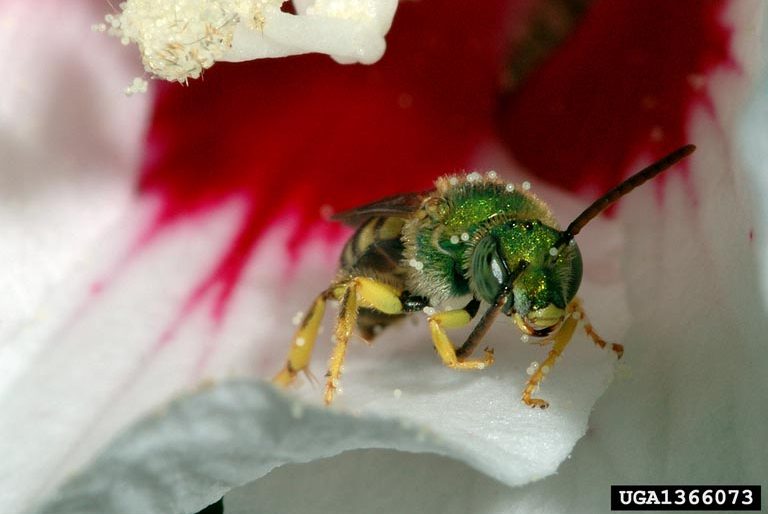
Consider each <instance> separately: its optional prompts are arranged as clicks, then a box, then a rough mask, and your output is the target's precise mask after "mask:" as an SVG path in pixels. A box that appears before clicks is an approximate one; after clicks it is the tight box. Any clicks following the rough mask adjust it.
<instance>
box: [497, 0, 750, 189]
mask: <svg viewBox="0 0 768 514" xmlns="http://www.w3.org/2000/svg"><path fill="white" fill-rule="evenodd" d="M729 5H730V4H729V2H727V1H725V0H722V1H715V0H712V1H706V2H702V1H700V0H675V1H674V2H669V1H667V0H644V1H640V2H638V1H636V0H603V1H596V2H594V4H593V6H592V7H591V8H590V10H589V11H588V13H587V14H586V15H585V16H584V18H583V19H582V21H581V25H580V26H579V28H578V29H577V30H576V31H575V33H574V34H572V36H571V37H570V38H569V39H568V40H566V42H565V44H564V46H563V47H562V48H561V49H560V50H559V51H557V52H556V53H555V54H554V55H553V56H552V58H551V59H550V60H549V61H547V62H546V63H545V64H544V65H543V66H541V67H540V68H538V69H537V70H536V71H535V72H534V73H532V74H531V75H530V76H529V77H528V79H527V80H526V81H525V82H524V83H523V84H522V86H521V87H520V88H519V89H518V90H516V91H515V92H513V93H512V94H510V96H509V97H508V98H506V99H505V102H504V106H503V109H502V114H501V132H502V134H503V136H502V138H503V140H504V142H505V143H506V146H507V148H509V150H510V151H511V152H512V153H513V154H514V156H515V158H516V159H517V160H518V161H519V162H520V163H522V164H523V165H524V166H526V167H527V168H529V169H530V170H531V171H533V172H534V173H536V174H537V175H539V176H541V177H543V178H545V179H547V180H549V181H551V182H553V183H556V184H559V185H561V186H563V187H566V188H568V189H571V190H584V189H586V188H587V187H590V188H596V189H597V190H598V191H599V192H603V191H605V190H607V189H609V188H610V187H612V186H614V185H615V184H617V183H618V182H619V181H620V180H621V178H622V177H623V176H624V175H625V174H626V173H627V172H628V171H629V170H628V169H627V168H628V166H631V165H634V164H635V161H636V159H638V157H650V158H659V157H661V156H662V155H664V154H665V153H667V152H668V151H670V150H673V149H674V148H677V147H679V146H682V145H683V144H686V143H689V142H691V141H689V140H688V135H687V131H686V127H687V124H688V119H689V114H690V113H691V110H692V108H693V107H695V106H698V105H705V106H707V107H709V102H710V99H709V96H708V94H707V90H706V80H707V78H708V77H709V76H710V74H711V73H712V72H713V71H715V70H717V69H719V68H722V67H727V68H733V67H734V66H735V64H734V61H733V60H732V58H731V55H730V39H731V38H730V29H728V28H725V27H724V26H723V24H722V22H721V18H722V17H723V12H724V10H725V8H726V7H728V6H729Z"/></svg>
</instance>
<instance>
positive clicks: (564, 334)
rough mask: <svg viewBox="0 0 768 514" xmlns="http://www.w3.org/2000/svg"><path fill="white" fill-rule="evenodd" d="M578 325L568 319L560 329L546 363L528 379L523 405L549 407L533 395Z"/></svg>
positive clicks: (574, 319)
mask: <svg viewBox="0 0 768 514" xmlns="http://www.w3.org/2000/svg"><path fill="white" fill-rule="evenodd" d="M578 323H579V321H578V320H577V319H576V318H574V317H573V316H569V317H568V318H566V320H565V321H564V322H563V326H561V327H560V330H559V331H558V332H557V334H556V335H555V338H554V344H553V345H552V349H551V350H549V354H547V358H546V359H544V362H542V363H541V365H540V366H539V367H538V368H537V369H536V371H535V372H534V373H533V375H531V378H529V379H528V384H526V386H525V390H524V391H523V398H522V400H523V403H525V404H526V405H528V406H529V407H540V408H542V409H546V408H547V407H549V402H547V401H546V400H542V399H541V398H532V397H531V395H533V394H534V393H535V392H536V391H537V389H538V388H539V384H540V383H541V381H542V380H544V376H545V375H546V374H547V373H549V372H550V371H551V370H552V368H553V367H554V365H555V361H556V360H557V358H558V357H560V354H561V353H563V350H565V347H566V346H568V343H570V342H571V337H573V331H574V330H576V325H577V324H578Z"/></svg>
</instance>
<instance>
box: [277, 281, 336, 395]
mask: <svg viewBox="0 0 768 514" xmlns="http://www.w3.org/2000/svg"><path fill="white" fill-rule="evenodd" d="M330 297H331V289H328V290H326V291H323V292H322V293H320V295H319V296H318V297H317V299H316V300H315V302H314V303H313V304H312V307H310V309H309V311H308V312H307V313H306V314H305V315H304V318H303V319H302V320H301V323H300V324H299V328H298V329H297V330H296V334H294V336H293V342H292V343H291V349H290V350H289V351H288V359H286V363H285V367H284V368H283V369H282V370H281V371H280V372H279V373H278V374H277V375H275V378H273V379H272V382H273V383H274V384H277V385H280V386H283V387H285V386H288V385H290V384H292V383H293V381H294V380H296V375H297V374H298V373H299V372H300V371H305V372H308V369H307V366H308V365H309V359H310V357H311V356H312V348H313V347H314V346H315V339H317V331H318V329H319V328H320V322H321V321H322V320H323V314H325V303H326V301H327V300H328V298H330Z"/></svg>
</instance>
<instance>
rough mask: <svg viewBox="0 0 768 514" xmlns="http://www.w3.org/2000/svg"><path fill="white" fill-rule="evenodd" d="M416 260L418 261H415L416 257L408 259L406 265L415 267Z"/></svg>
mask: <svg viewBox="0 0 768 514" xmlns="http://www.w3.org/2000/svg"><path fill="white" fill-rule="evenodd" d="M418 262H419V261H417V260H416V259H411V260H410V261H408V265H409V266H410V267H411V268H415V267H416V264H417V263H418Z"/></svg>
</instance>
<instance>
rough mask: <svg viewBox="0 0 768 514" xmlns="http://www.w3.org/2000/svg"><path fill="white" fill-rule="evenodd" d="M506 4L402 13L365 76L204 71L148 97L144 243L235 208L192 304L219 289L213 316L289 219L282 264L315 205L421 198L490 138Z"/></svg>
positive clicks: (322, 65)
mask: <svg viewBox="0 0 768 514" xmlns="http://www.w3.org/2000/svg"><path fill="white" fill-rule="evenodd" d="M508 5H509V3H508V2H504V1H502V0H494V1H493V2H486V3H485V4H484V6H483V9H478V8H477V6H476V5H475V4H473V3H472V2H465V1H463V0H450V1H442V2H404V3H403V4H402V5H401V6H400V7H399V10H398V13H397V16H396V18H395V21H394V24H393V29H392V31H391V33H390V34H389V36H388V38H387V40H388V45H389V48H388V50H387V52H386V54H385V56H384V58H383V59H382V60H381V61H380V62H379V63H377V64H375V65H373V66H360V65H357V66H341V65H339V64H336V63H335V62H332V61H331V60H330V59H329V58H328V57H326V56H320V55H309V56H301V57H295V58H288V59H279V60H261V61H256V62H250V63H245V64H235V65H227V64H217V65H216V66H215V67H214V68H213V69H211V70H210V71H209V72H208V73H206V75H205V77H204V80H199V81H195V82H193V83H191V85H190V86H189V87H186V88H185V87H180V86H177V85H167V84H165V85H162V86H161V87H160V92H159V95H158V100H157V105H156V111H155V115H154V118H153V120H152V125H151V128H150V132H149V154H148V158H147V161H146V164H145V166H144V171H143V178H142V180H141V191H142V192H143V193H144V194H151V195H156V196H158V197H160V199H161V201H162V204H163V209H162V213H161V215H160V217H159V219H158V222H157V226H156V227H155V231H156V230H158V229H161V228H162V227H164V226H165V225H167V224H168V223H171V222H173V221H174V220H176V219H178V218H179V217H183V216H188V215H190V214H192V213H195V212H199V211H201V210H204V209H208V208H210V207H215V206H217V205H218V204H219V203H220V202H221V201H223V200H226V199H229V198H232V197H234V196H238V197H243V198H245V199H246V200H247V202H248V205H249V210H248V214H247V216H246V217H245V219H243V220H242V226H241V229H240V233H239V235H238V237H237V238H236V239H235V240H234V241H233V242H232V245H231V246H230V248H229V249H228V250H227V252H226V254H225V255H223V256H222V259H221V262H220V264H219V266H218V268H217V269H216V270H214V271H213V272H212V274H211V276H210V277H208V278H206V279H205V280H202V281H201V286H200V287H201V291H198V293H196V297H197V296H199V295H200V294H201V293H202V292H204V291H205V290H210V289H212V288H213V286H216V285H220V286H221V288H220V289H218V291H220V293H219V302H218V303H219V306H220V307H221V306H223V305H224V303H225V300H226V298H228V296H229V294H230V292H231V289H232V287H233V285H234V284H235V283H236V281H237V278H238V277H239V275H240V273H241V271H242V268H243V266H244V264H245V262H246V260H247V258H248V257H249V255H250V254H251V252H252V251H253V249H254V247H255V245H256V243H257V242H258V240H259V237H260V236H261V235H262V234H263V233H264V231H265V229H266V228H267V227H269V226H270V225H271V224H272V223H273V222H274V220H275V218H276V216H279V215H282V214H285V213H286V212H287V211H288V210H296V211H297V212H298V222H299V223H298V226H299V227H300V228H299V229H298V232H297V233H296V234H294V237H293V240H292V245H291V250H292V251H295V250H296V249H297V248H299V246H300V243H301V242H302V240H303V238H304V236H305V235H306V231H307V230H309V229H310V228H312V227H313V226H315V225H316V222H317V221H318V220H320V219H321V215H320V212H321V207H322V206H323V205H325V204H330V205H331V206H332V207H333V208H334V209H337V210H338V209H345V208H350V207H353V206H355V205H357V204H360V203H363V202H366V201H370V200H373V199H376V198H378V197H381V196H384V195H387V194H393V193H396V192H404V191H408V190H418V189H423V188H426V187H428V186H429V185H430V184H431V182H432V180H433V179H434V178H435V177H436V176H438V175H440V174H443V173H446V172H449V171H453V170H460V169H462V168H463V167H465V166H466V165H467V164H468V163H469V162H470V156H471V155H472V153H473V152H474V151H475V149H476V148H477V146H478V144H479V143H480V142H481V141H483V140H486V139H488V138H490V137H491V136H492V125H493V124H492V116H493V109H494V104H495V101H496V90H497V77H498V71H499V66H500V64H501V58H502V55H503V51H504V47H505V34H506V32H507V31H506V30H505V28H506V27H505V22H504V21H503V20H505V19H508V17H507V16H504V12H505V10H506V9H507V6H508ZM335 230H336V232H334V233H335V234H338V230H339V229H335ZM331 235H333V234H331Z"/></svg>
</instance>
